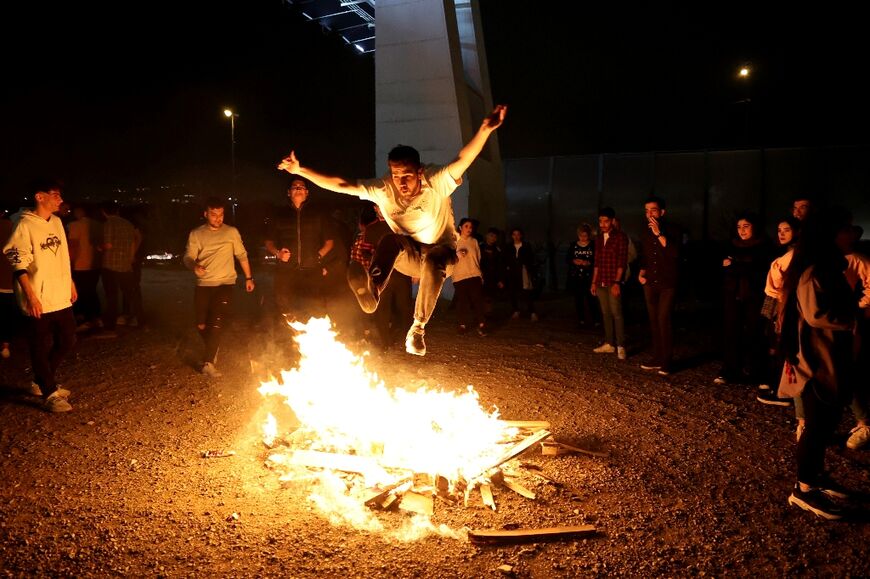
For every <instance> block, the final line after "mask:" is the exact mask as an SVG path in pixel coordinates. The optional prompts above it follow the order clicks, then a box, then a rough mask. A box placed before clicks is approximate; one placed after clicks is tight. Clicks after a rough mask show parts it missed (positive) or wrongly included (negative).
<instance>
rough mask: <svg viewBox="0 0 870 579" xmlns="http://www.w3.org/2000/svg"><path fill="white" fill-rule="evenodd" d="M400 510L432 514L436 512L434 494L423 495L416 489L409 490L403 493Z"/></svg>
mask: <svg viewBox="0 0 870 579" xmlns="http://www.w3.org/2000/svg"><path fill="white" fill-rule="evenodd" d="M399 510H402V511H407V512H411V513H419V514H421V515H432V513H434V512H435V501H434V500H433V499H432V495H421V494H420V493H415V492H414V491H408V492H406V493H405V494H403V495H402V502H400V503H399Z"/></svg>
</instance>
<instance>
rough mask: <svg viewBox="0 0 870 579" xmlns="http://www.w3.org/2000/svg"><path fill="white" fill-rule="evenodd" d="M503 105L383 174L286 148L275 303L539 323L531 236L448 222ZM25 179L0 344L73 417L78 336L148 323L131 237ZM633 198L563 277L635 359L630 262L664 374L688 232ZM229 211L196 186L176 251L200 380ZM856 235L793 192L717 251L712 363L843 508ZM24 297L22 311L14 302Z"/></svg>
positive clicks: (860, 351) (383, 337)
mask: <svg viewBox="0 0 870 579" xmlns="http://www.w3.org/2000/svg"><path fill="white" fill-rule="evenodd" d="M505 114H506V108H504V107H496V109H495V110H494V111H493V113H492V114H491V115H490V116H489V117H487V118H486V119H485V120H484V122H483V123H482V124H481V127H480V129H479V130H478V132H477V133H476V135H475V136H474V137H473V138H472V139H471V141H469V143H468V144H467V145H466V146H465V147H463V149H462V150H460V152H459V153H458V155H457V157H456V159H454V160H453V161H452V162H450V163H448V164H446V165H443V166H436V165H424V164H423V163H422V162H421V160H420V156H419V153H418V152H417V151H416V150H415V149H413V148H412V147H408V146H398V147H396V148H394V149H393V150H392V151H390V154H389V156H388V169H389V171H388V173H387V174H386V175H385V176H384V177H382V178H379V179H371V180H360V181H348V180H344V179H342V178H339V177H333V176H329V175H324V174H322V173H320V172H318V171H315V170H313V169H311V168H309V167H306V166H303V165H302V164H301V163H300V161H299V159H298V158H297V157H296V155H295V153H294V152H291V153H290V155H288V156H287V157H286V158H285V159H283V160H282V162H281V163H280V165H279V167H278V168H279V169H281V170H283V171H286V172H288V173H290V174H291V181H290V185H289V188H288V191H287V197H288V205H287V207H286V208H285V211H282V212H279V213H277V214H275V215H273V216H272V217H271V219H270V220H269V227H268V229H267V230H266V231H264V232H262V239H261V240H259V241H262V245H263V246H264V247H265V250H266V252H267V253H268V254H269V256H270V257H271V258H274V260H275V267H274V274H273V297H274V306H275V312H276V317H278V316H280V318H281V320H282V321H283V320H290V319H301V320H304V319H307V318H308V317H310V316H319V315H323V314H329V315H330V316H331V317H332V318H333V320H334V321H336V323H337V324H339V325H342V324H343V325H344V328H343V331H345V332H347V333H348V334H358V335H361V336H364V337H365V338H366V339H369V340H371V341H373V342H375V343H377V344H378V345H380V346H381V347H383V348H388V347H391V345H392V344H393V343H394V342H395V341H396V338H397V336H396V334H397V333H399V334H401V333H402V332H403V330H404V328H408V325H409V324H410V327H409V328H408V330H407V332H404V347H405V350H406V351H407V352H408V353H409V354H413V355H416V356H424V355H425V354H426V351H427V346H426V343H425V339H424V337H425V329H426V325H427V324H428V322H429V321H430V319H431V317H432V315H433V312H434V310H435V307H436V304H437V303H438V300H439V297H440V294H441V290H442V286H443V284H444V282H445V280H446V279H447V278H448V277H452V280H453V287H454V290H455V294H454V304H455V307H456V320H457V332H458V333H459V334H469V333H473V334H476V335H477V336H480V337H485V336H487V335H488V334H489V333H490V331H491V327H490V322H489V318H490V315H491V313H492V311H493V303H494V302H495V300H497V299H499V298H500V297H502V296H503V297H504V298H506V301H508V302H509V304H510V308H511V310H510V312H511V313H510V317H511V318H512V319H518V318H520V317H522V316H524V315H525V316H528V319H529V320H530V321H531V322H538V321H539V317H538V312H537V311H536V307H535V302H536V299H537V297H538V295H539V292H540V289H541V287H540V285H541V281H540V280H541V276H540V275H539V273H540V272H539V267H538V264H537V263H536V258H535V251H534V249H533V248H532V246H531V245H530V244H529V243H527V242H526V241H525V240H524V235H523V230H522V229H521V228H519V227H515V228H512V229H510V230H509V240H507V242H506V243H505V242H504V240H503V239H502V236H503V234H502V232H501V231H499V230H498V229H495V228H490V229H489V230H488V231H487V232H486V234H485V235H484V236H481V235H480V234H479V233H478V232H477V227H478V225H479V222H478V221H477V220H476V219H472V218H469V217H465V218H463V219H462V220H461V221H460V222H459V224H458V227H457V226H456V225H455V223H454V217H453V209H452V204H451V201H450V195H451V193H452V192H453V191H454V190H455V189H456V187H457V186H458V185H459V184H460V182H461V177H462V175H463V174H464V173H465V171H466V170H467V169H468V167H469V166H470V165H471V163H472V162H473V161H474V160H475V158H476V157H477V156H478V154H479V153H480V151H481V150H482V148H483V146H484V144H485V143H486V141H487V139H488V137H489V135H490V134H491V133H492V132H493V131H495V130H496V129H497V128H498V127H499V126H500V125H501V124H502V122H503V120H504V118H505ZM309 183H314V184H316V185H317V186H319V187H321V188H324V189H328V190H332V191H337V192H340V193H345V194H348V195H353V196H356V197H359V198H360V199H362V200H363V201H365V202H366V203H365V205H364V207H363V210H362V211H361V213H360V218H359V222H358V224H357V225H358V228H357V229H358V232H357V234H356V237H355V238H353V239H352V240H351V239H349V238H348V236H347V235H345V234H344V233H343V232H342V231H341V228H340V227H339V226H338V225H337V223H336V221H335V219H334V218H332V217H331V216H330V215H329V214H328V213H326V212H324V211H323V210H321V209H319V208H318V206H317V205H316V204H311V203H310V199H309V197H310V191H309ZM30 193H31V197H32V199H33V201H34V207H33V208H31V209H26V210H21V211H20V212H19V213H17V214H15V215H13V216H12V219H11V220H5V219H4V220H0V237H2V240H3V242H4V243H3V253H4V255H5V259H4V260H0V261H2V263H0V308H2V315H3V320H2V321H3V323H2V324H0V327H2V335H0V342H2V349H0V355H2V357H4V358H8V357H9V356H10V355H11V350H10V348H11V342H12V338H13V337H14V336H15V335H16V333H17V332H21V333H22V334H23V335H25V336H26V337H27V341H28V344H29V350H30V356H31V368H32V373H33V381H32V384H31V386H30V392H31V393H32V394H33V395H35V396H41V397H42V399H43V401H44V402H43V404H44V408H45V409H46V410H47V411H49V412H67V411H69V410H71V409H72V406H71V405H70V403H69V396H70V392H69V390H68V389H66V388H63V387H62V386H61V385H60V384H58V381H57V370H58V368H59V366H60V364H61V363H62V361H63V358H64V356H65V355H66V354H67V353H68V352H69V350H70V349H71V348H72V347H73V345H74V343H75V337H76V333H77V332H88V333H89V335H93V336H95V337H106V338H112V337H115V336H116V335H117V334H116V333H115V328H116V326H117V325H119V324H126V325H130V326H136V325H138V323H139V322H140V320H141V319H142V299H141V291H140V290H139V279H140V276H141V247H142V232H141V229H140V228H137V227H136V226H135V225H134V224H133V223H131V222H130V221H129V220H127V219H124V218H123V217H120V216H119V214H118V208H117V207H116V206H115V205H114V204H111V203H109V204H105V205H103V206H101V207H100V214H101V216H102V219H99V220H98V219H94V218H93V216H89V215H88V214H87V212H86V211H85V209H84V208H82V207H75V208H73V211H72V215H73V216H74V219H72V220H70V221H69V222H68V223H65V222H64V219H62V217H61V216H62V215H63V214H64V209H63V207H64V202H63V199H62V187H61V185H60V184H59V183H56V182H50V181H47V182H38V183H36V184H34V186H33V188H32V191H31V192H30ZM638 210H640V207H638ZM643 211H644V214H645V217H646V228H645V229H644V230H643V231H642V232H640V235H639V236H638V238H637V241H638V243H637V245H635V242H634V241H633V240H632V239H631V238H630V237H629V236H628V235H627V234H626V232H625V231H623V230H622V228H621V227H620V224H619V220H618V218H617V215H616V212H615V210H614V209H613V208H611V207H602V208H601V209H600V210H599V211H598V223H597V232H596V228H593V227H592V226H591V225H590V224H587V223H582V224H580V225H579V226H578V227H577V231H576V234H577V239H576V241H574V242H573V244H572V245H571V247H570V249H569V251H568V256H567V261H568V264H567V265H568V279H567V284H566V286H567V288H568V290H569V291H570V292H571V294H572V296H573V298H574V305H575V308H576V315H577V321H578V324H579V325H580V327H583V328H587V329H589V330H592V331H596V329H598V328H600V330H598V331H601V332H602V333H603V336H602V341H601V343H600V345H598V346H596V347H594V349H593V350H592V351H593V352H594V353H596V354H601V355H606V354H616V356H617V358H618V359H619V360H628V358H629V356H628V352H627V350H626V336H625V321H624V316H623V296H624V293H623V287H624V284H625V283H626V282H627V281H628V280H629V279H630V277H631V276H634V277H635V279H636V280H637V282H638V283H639V284H640V286H641V287H642V288H643V295H644V301H645V304H646V310H647V313H648V319H649V335H650V349H649V355H648V357H646V358H643V359H642V361H641V362H640V363H639V366H640V368H641V369H642V370H644V371H648V372H654V373H657V374H658V375H660V376H663V377H667V376H669V375H670V374H671V373H673V372H674V371H675V370H676V369H675V367H674V338H673V334H674V332H673V323H672V318H673V315H674V309H675V304H676V302H677V287H678V279H679V276H680V275H681V272H680V264H681V249H682V245H683V235H682V233H681V231H680V229H679V228H678V227H676V226H675V224H672V223H670V222H669V220H668V218H667V205H666V202H665V200H664V199H662V198H661V197H657V196H651V197H649V198H647V199H646V200H645V201H644V203H643ZM224 213H225V206H224V203H223V201H222V200H221V199H219V198H209V199H208V200H207V202H206V203H205V207H204V208H203V213H202V218H203V224H202V225H201V226H199V227H197V228H195V229H193V230H192V231H191V232H190V234H189V236H188V241H187V246H186V249H185V252H184V256H183V263H184V265H185V266H186V267H187V268H188V269H190V270H191V272H192V273H193V276H192V277H193V280H194V286H195V289H194V315H193V318H194V319H193V323H194V325H195V326H196V329H197V331H198V333H199V335H200V336H201V338H202V342H203V357H202V360H201V363H200V366H199V369H200V371H201V372H202V373H203V374H204V375H206V376H208V377H210V378H217V377H219V376H220V372H219V370H218V368H217V357H218V352H219V350H220V342H221V335H222V333H223V329H224V328H225V326H226V323H227V320H228V319H229V317H230V313H231V310H232V300H233V294H234V290H235V286H236V284H237V281H238V273H237V267H236V263H238V266H239V268H240V269H241V271H242V272H243V274H244V278H245V279H244V288H245V290H246V291H247V292H253V291H254V290H255V288H256V285H255V281H254V272H253V271H252V267H251V261H250V260H249V258H248V252H247V250H246V248H245V245H244V243H243V240H242V236H241V234H240V232H239V230H238V229H236V228H235V227H233V226H232V225H229V224H227V223H225V222H224ZM862 233H863V232H862V231H861V230H860V228H858V227H856V226H853V224H852V221H851V215H850V214H849V213H848V212H847V211H845V210H833V209H832V210H825V211H823V210H816V209H815V208H814V207H813V205H812V204H811V202H810V200H808V199H797V200H795V202H794V205H793V208H792V215H788V216H784V217H783V218H782V219H781V220H780V221H779V222H778V224H777V243H771V242H769V241H768V240H767V238H766V237H765V235H764V232H763V228H762V225H761V223H760V221H759V220H758V218H757V217H756V216H754V215H752V214H751V213H743V214H740V215H739V216H738V218H737V219H736V222H735V226H734V237H733V239H731V240H730V241H729V242H728V243H727V244H726V245H725V248H724V251H723V254H722V256H721V272H722V307H721V311H722V329H723V331H722V365H721V370H720V371H719V372H718V374H717V375H716V377H715V379H713V382H714V383H715V384H717V385H723V386H724V385H729V384H735V383H736V384H750V385H754V386H757V388H758V393H757V399H758V400H759V401H760V402H762V403H765V404H771V405H777V406H793V407H794V410H795V415H796V419H797V424H798V427H797V432H796V439H797V463H798V465H797V483H796V485H795V487H794V489H793V490H792V492H791V494H790V496H789V502H790V503H792V504H794V505H796V506H799V507H801V508H803V509H806V510H809V511H812V512H814V513H816V514H818V515H820V516H823V517H826V518H831V519H834V518H839V517H840V516H841V509H840V507H839V504H838V503H837V502H836V501H834V500H832V497H833V498H842V496H843V492H842V491H841V490H840V489H839V488H838V487H837V485H835V484H833V483H832V481H830V479H829V478H828V477H827V476H826V474H825V470H824V452H825V448H826V446H827V444H828V443H829V442H830V440H831V437H832V435H833V433H834V430H835V429H836V427H837V425H838V423H839V418H840V411H841V409H842V408H843V407H844V406H850V408H851V410H852V412H853V414H854V417H855V421H856V422H855V427H854V428H853V429H852V431H851V432H850V436H849V438H848V440H847V442H846V445H847V446H848V447H849V448H853V449H858V448H862V447H864V446H866V445H867V443H868V441H870V411H868V396H867V394H868V393H867V381H866V380H862V379H861V377H860V374H859V373H858V372H857V361H858V359H859V358H861V359H864V360H866V359H867V358H866V346H864V345H863V344H864V342H862V341H861V338H862V337H864V338H866V335H867V325H868V319H870V262H868V258H867V257H866V256H865V254H863V253H861V252H860V251H858V247H857V246H858V244H859V241H860V238H861V236H862ZM631 262H635V263H636V266H635V267H636V271H635V272H631V269H630V263H631ZM682 273H683V275H691V273H690V272H682ZM100 281H102V287H103V292H104V294H105V299H104V303H101V300H100V298H99V296H98V294H97V286H98V283H99V282H100ZM414 286H416V288H417V293H416V298H414V297H413V293H412V290H413V288H414ZM119 294H120V297H122V298H123V306H122V305H121V304H120V303H119ZM16 298H17V305H16ZM354 298H355V300H356V304H354V303H353V299H354ZM16 307H17V308H18V309H20V312H21V313H23V316H21V315H13V314H12V313H11V312H12V310H13V309H14V308H16ZM19 322H22V323H19Z"/></svg>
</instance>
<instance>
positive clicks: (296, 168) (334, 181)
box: [278, 151, 365, 197]
mask: <svg viewBox="0 0 870 579" xmlns="http://www.w3.org/2000/svg"><path fill="white" fill-rule="evenodd" d="M278 170H279V171H287V172H288V173H290V174H291V175H299V176H300V177H304V178H306V179H308V180H309V181H311V182H312V183H314V184H315V185H317V186H318V187H322V188H323V189H328V190H330V191H335V192H336V193H344V194H345V195H355V196H357V197H359V196H360V195H361V194H363V193H365V188H363V187H361V186H360V185H358V184H356V183H351V182H349V181H347V180H346V179H342V178H341V177H332V176H330V175H324V174H322V173H318V172H317V171H315V170H313V169H309V168H308V167H303V166H302V164H301V163H299V159H297V158H296V152H295V151H290V154H289V155H287V156H286V157H284V159H282V160H281V162H280V163H279V164H278Z"/></svg>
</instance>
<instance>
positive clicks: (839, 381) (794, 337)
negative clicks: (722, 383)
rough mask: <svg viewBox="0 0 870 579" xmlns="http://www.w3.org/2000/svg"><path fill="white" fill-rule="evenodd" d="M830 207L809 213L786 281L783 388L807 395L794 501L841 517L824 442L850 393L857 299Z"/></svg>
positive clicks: (803, 398)
mask: <svg viewBox="0 0 870 579" xmlns="http://www.w3.org/2000/svg"><path fill="white" fill-rule="evenodd" d="M836 229H837V225H836V223H835V220H834V219H832V218H831V216H828V215H824V214H822V215H816V216H811V217H809V218H807V220H806V221H805V222H804V225H803V227H802V230H801V236H800V239H799V240H798V243H797V245H796V247H795V251H794V257H793V258H792V261H791V264H790V265H789V268H788V270H787V271H786V275H785V280H784V283H783V296H784V302H785V307H784V308H783V311H782V314H781V327H782V348H783V352H784V354H785V359H786V365H785V368H784V370H783V375H782V381H781V382H780V387H779V391H780V394H782V395H785V396H792V397H798V398H800V400H801V401H802V403H803V408H804V413H805V415H806V427H805V429H804V431H803V434H802V435H801V436H800V438H799V439H798V444H797V482H796V484H795V486H794V489H793V490H792V493H791V495H790V496H789V498H788V502H789V504H792V505H795V506H797V507H800V508H801V509H804V510H807V511H810V512H813V513H815V514H816V515H818V516H820V517H823V518H826V519H840V518H842V516H843V512H842V508H841V507H840V506H839V505H838V504H837V503H835V502H833V501H832V500H831V497H832V496H834V497H838V498H847V496H848V495H846V494H845V493H844V492H843V490H842V489H841V488H839V487H838V485H835V484H833V483H832V481H830V479H829V478H828V476H827V475H826V474H825V469H824V465H825V448H826V446H827V445H828V443H829V441H830V439H831V437H832V436H833V434H834V431H835V430H836V428H837V425H838V424H839V422H840V417H841V414H842V409H843V406H844V405H845V404H847V403H848V402H849V400H850V398H851V388H850V386H851V382H852V380H853V379H854V378H853V371H854V366H853V364H854V358H853V355H854V351H853V333H854V330H855V314H856V307H855V302H854V300H853V299H852V296H853V292H852V289H851V288H850V287H849V284H848V282H847V280H846V276H845V275H844V270H845V269H846V259H845V258H844V257H843V254H842V253H841V252H840V250H839V249H838V248H837V246H836V245H835V244H834V236H835V232H836Z"/></svg>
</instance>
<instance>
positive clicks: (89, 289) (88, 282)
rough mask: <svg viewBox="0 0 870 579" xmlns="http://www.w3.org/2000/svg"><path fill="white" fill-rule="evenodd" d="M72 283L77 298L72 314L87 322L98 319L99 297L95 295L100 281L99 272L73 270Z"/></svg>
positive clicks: (95, 270) (94, 270) (93, 270)
mask: <svg viewBox="0 0 870 579" xmlns="http://www.w3.org/2000/svg"><path fill="white" fill-rule="evenodd" d="M72 278H73V282H75V284H76V291H77V292H78V295H79V298H78V300H76V303H75V304H73V312H74V313H75V314H76V315H78V316H81V318H82V319H83V320H84V321H86V322H89V321H91V320H95V319H97V318H99V317H100V296H99V295H97V282H98V281H100V270H98V269H83V270H73V272H72Z"/></svg>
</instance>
